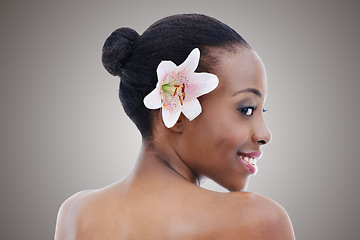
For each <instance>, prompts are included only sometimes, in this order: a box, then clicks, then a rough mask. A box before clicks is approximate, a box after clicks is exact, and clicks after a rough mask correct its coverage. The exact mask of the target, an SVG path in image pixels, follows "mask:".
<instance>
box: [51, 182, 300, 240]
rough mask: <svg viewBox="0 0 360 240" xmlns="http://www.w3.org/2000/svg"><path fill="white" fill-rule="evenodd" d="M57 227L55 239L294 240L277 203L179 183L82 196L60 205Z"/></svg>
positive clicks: (122, 185) (128, 185)
mask: <svg viewBox="0 0 360 240" xmlns="http://www.w3.org/2000/svg"><path fill="white" fill-rule="evenodd" d="M157 180H160V181H158V182H157ZM284 214H285V216H284ZM69 219H71V221H69ZM69 222H71V223H72V224H71V225H69ZM64 223H67V224H64ZM279 223H281V224H280V225H279ZM66 225H67V227H64V226H66ZM58 226H60V227H59V229H57V233H56V238H55V239H89V240H91V239H102V240H106V239H119V240H122V239H199V240H200V239H257V238H254V236H258V237H259V239H268V238H264V236H269V237H270V236H273V237H274V236H275V235H276V236H278V235H279V234H280V236H281V237H280V236H279V237H277V238H276V239H293V238H292V237H293V236H292V232H291V231H288V230H286V229H291V225H290V222H289V220H288V219H287V215H286V213H285V212H284V210H283V209H282V208H281V207H280V206H279V205H277V204H276V203H274V202H273V201H271V200H269V199H267V198H264V197H261V196H259V195H255V194H252V193H246V192H237V193H217V192H212V191H208V190H205V189H202V188H200V187H198V186H196V185H194V184H191V183H188V182H186V181H184V180H183V179H179V178H174V179H169V181H167V182H163V181H161V179H156V178H155V179H153V180H149V181H146V182H137V181H131V180H130V181H129V180H128V179H125V180H123V181H120V182H118V183H115V184H113V185H110V186H108V187H106V188H104V189H101V190H94V191H86V192H81V193H78V194H76V195H74V196H73V197H72V198H70V199H69V200H67V201H66V202H65V203H64V205H63V206H62V208H61V211H60V213H59V218H58ZM258 226H267V227H269V226H272V227H271V228H270V229H268V228H264V227H261V228H259V227H258ZM279 226H280V227H279ZM289 226H290V228H289ZM284 230H285V231H284ZM274 234H275V235H274ZM269 239H270V238H269ZM271 239H274V238H271Z"/></svg>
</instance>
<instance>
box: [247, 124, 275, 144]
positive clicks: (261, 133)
mask: <svg viewBox="0 0 360 240" xmlns="http://www.w3.org/2000/svg"><path fill="white" fill-rule="evenodd" d="M252 141H253V142H254V143H256V144H258V145H265V144H268V143H269V142H270V141H271V133H270V131H269V129H268V127H267V126H266V123H265V121H264V119H263V118H261V119H260V120H259V122H258V124H256V125H255V128H254V132H253V135H252Z"/></svg>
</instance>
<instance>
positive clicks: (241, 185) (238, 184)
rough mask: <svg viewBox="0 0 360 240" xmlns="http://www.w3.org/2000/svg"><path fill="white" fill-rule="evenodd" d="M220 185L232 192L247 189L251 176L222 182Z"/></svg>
mask: <svg viewBox="0 0 360 240" xmlns="http://www.w3.org/2000/svg"><path fill="white" fill-rule="evenodd" d="M219 184H220V183H219ZM220 185H221V186H223V187H224V188H226V189H227V190H228V191H230V192H240V191H246V189H247V187H248V185H249V177H246V178H243V179H241V180H239V179H237V181H232V182H231V183H229V184H220Z"/></svg>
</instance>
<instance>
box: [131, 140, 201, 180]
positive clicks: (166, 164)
mask: <svg viewBox="0 0 360 240" xmlns="http://www.w3.org/2000/svg"><path fill="white" fill-rule="evenodd" d="M133 174H134V177H139V176H141V177H145V176H149V177H151V178H153V177H154V176H156V177H157V178H161V177H162V176H164V177H165V178H164V180H165V181H166V179H168V178H169V177H172V178H179V179H183V180H186V181H188V182H191V183H194V184H197V185H199V180H198V178H197V177H196V175H195V173H194V172H193V171H192V170H191V169H190V168H189V167H188V166H187V165H186V163H185V162H184V161H183V160H182V159H181V156H180V155H179V154H178V153H177V152H176V151H175V149H174V148H173V147H172V146H171V145H169V144H166V143H165V144H162V145H161V146H159V145H157V144H149V143H148V142H143V144H142V147H141V151H140V154H139V157H138V160H137V162H136V165H135V168H134V171H133Z"/></svg>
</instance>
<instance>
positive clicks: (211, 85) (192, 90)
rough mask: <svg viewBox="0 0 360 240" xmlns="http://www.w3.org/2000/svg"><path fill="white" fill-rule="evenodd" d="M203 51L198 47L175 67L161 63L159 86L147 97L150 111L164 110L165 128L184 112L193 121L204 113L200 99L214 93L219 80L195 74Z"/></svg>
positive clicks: (145, 99)
mask: <svg viewBox="0 0 360 240" xmlns="http://www.w3.org/2000/svg"><path fill="white" fill-rule="evenodd" d="M199 60H200V50H199V49H198V48H195V49H193V50H192V51H191V53H190V54H189V56H188V57H187V58H186V60H185V61H184V62H183V63H182V64H180V65H179V66H176V64H175V63H173V62H172V61H162V62H161V63H160V64H159V66H158V68H157V70H156V73H157V77H158V83H157V84H156V87H155V89H154V90H153V91H152V92H150V93H149V94H148V95H147V96H146V97H145V98H144V104H145V106H146V107H147V108H149V109H158V108H162V118H163V121H164V124H165V126H166V127H168V128H171V127H173V126H174V125H175V124H176V122H177V120H178V119H179V117H180V114H181V112H182V113H183V114H184V115H185V116H186V117H187V118H188V119H189V120H190V121H191V120H193V119H194V118H196V117H197V116H198V115H199V114H200V113H201V105H200V102H199V100H198V99H197V98H198V97H199V96H201V95H204V94H206V93H209V92H211V91H212V90H214V89H215V88H216V87H217V85H218V84H219V79H218V77H217V76H216V75H214V74H211V73H195V70H196V68H197V66H198V64H199Z"/></svg>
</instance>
